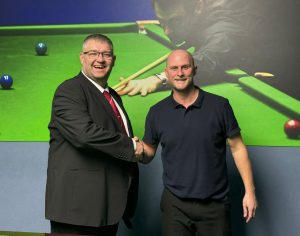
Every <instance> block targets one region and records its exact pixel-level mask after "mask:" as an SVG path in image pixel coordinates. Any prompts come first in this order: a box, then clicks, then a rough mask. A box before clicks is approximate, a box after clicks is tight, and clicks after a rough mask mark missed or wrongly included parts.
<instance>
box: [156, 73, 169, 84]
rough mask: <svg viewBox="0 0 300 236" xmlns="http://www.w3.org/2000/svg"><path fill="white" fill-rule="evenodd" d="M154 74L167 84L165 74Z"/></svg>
mask: <svg viewBox="0 0 300 236" xmlns="http://www.w3.org/2000/svg"><path fill="white" fill-rule="evenodd" d="M154 75H155V76H156V77H157V78H158V79H159V80H160V81H161V83H162V85H166V84H167V77H166V76H165V75H163V74H162V73H157V74H154Z"/></svg>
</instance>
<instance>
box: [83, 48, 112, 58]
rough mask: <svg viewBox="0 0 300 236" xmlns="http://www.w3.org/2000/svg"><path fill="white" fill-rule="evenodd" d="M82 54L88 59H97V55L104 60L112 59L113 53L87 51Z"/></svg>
mask: <svg viewBox="0 0 300 236" xmlns="http://www.w3.org/2000/svg"><path fill="white" fill-rule="evenodd" d="M82 53H83V54H85V55H87V56H88V57H89V58H90V59H96V58H98V57H99V55H101V56H102V58H104V59H112V57H113V53H111V52H98V51H94V50H91V51H87V52H82Z"/></svg>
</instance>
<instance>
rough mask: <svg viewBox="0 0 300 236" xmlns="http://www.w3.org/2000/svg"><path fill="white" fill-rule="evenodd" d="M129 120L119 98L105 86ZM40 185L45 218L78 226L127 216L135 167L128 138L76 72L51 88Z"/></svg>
mask: <svg viewBox="0 0 300 236" xmlns="http://www.w3.org/2000/svg"><path fill="white" fill-rule="evenodd" d="M110 93H111V95H112V96H113V97H114V99H115V100H116V101H117V102H118V104H119V105H120V107H121V109H122V110H123V112H124V114H125V116H126V118H127V121H128V126H129V132H130V135H131V136H132V135H133V134H132V128H131V125H130V121H129V118H128V116H127V113H126V111H125V109H124V107H123V104H122V101H121V98H120V97H119V96H118V94H117V93H116V92H115V91H114V90H112V89H110ZM48 128H49V130H50V148H49V159H48V169H47V184H46V211H45V213H46V218H47V219H49V220H53V221H57V222H62V223H68V224H75V225H84V226H93V227H99V226H104V225H112V224H116V223H117V222H119V221H120V219H121V218H122V216H123V217H124V216H125V217H126V218H130V217H132V215H133V213H134V209H135V206H136V201H137V187H138V169H137V163H136V161H135V159H134V148H133V143H132V140H131V138H130V137H128V136H127V135H125V134H123V133H122V128H121V126H120V124H119V122H118V120H117V118H116V116H115V114H114V112H113V110H112V108H111V106H110V105H109V103H108V102H107V100H106V99H105V97H104V96H103V94H102V93H101V92H100V91H99V90H98V89H97V88H96V87H95V85H93V84H92V83H91V82H90V81H89V80H88V79H87V78H85V77H84V75H83V74H82V73H79V75H77V76H75V77H74V78H72V79H70V80H67V81H65V82H63V83H62V84H61V85H60V86H59V87H58V89H57V90H56V92H55V95H54V99H53V105H52V114H51V121H50V123H49V127H48Z"/></svg>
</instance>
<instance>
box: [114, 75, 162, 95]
mask: <svg viewBox="0 0 300 236" xmlns="http://www.w3.org/2000/svg"><path fill="white" fill-rule="evenodd" d="M161 84H162V81H161V80H160V79H158V78H157V77H156V76H154V75H153V76H150V77H148V78H145V79H141V80H130V81H128V83H126V84H125V85H124V86H121V87H119V88H117V89H116V91H117V93H118V94H119V95H121V96H122V95H125V94H128V95H129V96H134V95H137V94H139V93H140V94H141V96H146V95H147V94H149V93H153V92H154V91H156V89H157V88H158V86H159V85H161Z"/></svg>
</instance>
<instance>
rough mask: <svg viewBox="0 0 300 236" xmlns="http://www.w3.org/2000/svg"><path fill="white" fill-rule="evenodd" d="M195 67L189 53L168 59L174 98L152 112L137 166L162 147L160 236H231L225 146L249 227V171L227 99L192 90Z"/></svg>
mask: <svg viewBox="0 0 300 236" xmlns="http://www.w3.org/2000/svg"><path fill="white" fill-rule="evenodd" d="M196 69H197V67H196V66H195V65H194V61H193V57H192V55H191V54H190V53H189V52H187V51H185V50H181V49H178V50H174V51H173V52H172V53H171V54H170V55H169V57H168V59H167V64H166V68H165V73H166V75H167V77H168V80H169V83H170V85H171V86H172V94H171V95H170V96H169V97H167V98H165V99H164V100H162V101H160V102H159V103H157V104H156V105H154V106H153V107H151V108H150V111H149V113H148V115H147V119H146V128H145V135H144V138H143V145H144V150H145V155H144V156H143V158H142V159H141V160H140V162H142V163H149V162H150V161H151V160H152V159H153V157H154V155H155V152H156V149H157V146H158V145H159V144H161V146H162V153H161V158H162V163H163V183H164V192H163V196H162V202H161V209H162V213H163V233H164V235H166V236H176V235H178V236H185V235H209V236H225V235H226V236H229V235H231V226H230V204H229V199H228V192H229V187H228V176H227V167H226V142H228V144H229V147H230V149H231V152H232V155H233V158H234V161H235V164H236V166H237V168H238V171H239V173H240V175H241V177H242V180H243V183H244V187H245V195H244V198H243V203H242V204H243V211H244V213H243V216H244V218H245V220H246V222H247V223H248V222H249V221H250V220H251V219H252V218H253V217H254V216H255V211H256V208H257V201H256V196H255V186H254V182H253V174H252V168H251V163H250V160H249V157H248V153H247V149H246V147H245V145H244V143H243V141H242V138H241V134H240V128H239V125H238V122H237V120H236V118H235V116H234V113H233V111H232V108H231V106H230V104H229V102H228V100H227V99H225V98H223V97H220V96H217V95H214V94H211V93H208V92H205V91H204V90H202V89H200V88H198V87H196V86H195V85H194V82H193V77H194V76H195V74H196Z"/></svg>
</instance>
